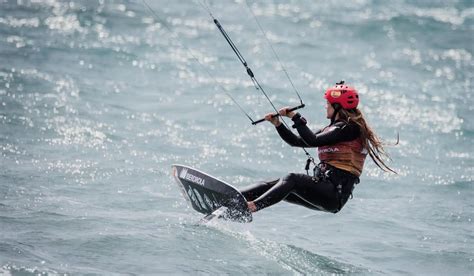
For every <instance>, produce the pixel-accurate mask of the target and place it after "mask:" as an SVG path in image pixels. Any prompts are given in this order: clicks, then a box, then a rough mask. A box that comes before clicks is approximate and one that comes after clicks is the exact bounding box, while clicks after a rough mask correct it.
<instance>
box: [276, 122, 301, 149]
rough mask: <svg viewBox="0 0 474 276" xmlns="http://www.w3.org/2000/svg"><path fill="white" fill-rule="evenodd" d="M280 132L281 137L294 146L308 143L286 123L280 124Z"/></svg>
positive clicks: (278, 127) (278, 129)
mask: <svg viewBox="0 0 474 276" xmlns="http://www.w3.org/2000/svg"><path fill="white" fill-rule="evenodd" d="M276 129H277V131H278V134H279V135H280V137H281V139H283V141H285V142H286V143H288V144H289V145H290V146H292V147H307V146H308V145H306V143H305V142H304V140H303V139H301V137H299V136H298V135H296V134H294V133H293V132H292V131H291V130H289V129H288V128H287V127H286V126H285V125H284V124H280V125H279V126H277V127H276Z"/></svg>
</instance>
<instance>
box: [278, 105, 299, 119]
mask: <svg viewBox="0 0 474 276" xmlns="http://www.w3.org/2000/svg"><path fill="white" fill-rule="evenodd" d="M289 109H290V107H289V106H285V107H283V108H281V109H280V110H278V114H280V116H286V117H288V118H290V119H291V118H293V116H295V114H296V113H295V112H294V111H288V110H289Z"/></svg>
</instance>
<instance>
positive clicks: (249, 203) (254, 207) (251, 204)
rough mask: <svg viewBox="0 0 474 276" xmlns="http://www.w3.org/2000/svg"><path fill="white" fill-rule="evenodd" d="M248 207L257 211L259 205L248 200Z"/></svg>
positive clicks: (251, 210) (253, 211)
mask: <svg viewBox="0 0 474 276" xmlns="http://www.w3.org/2000/svg"><path fill="white" fill-rule="evenodd" d="M247 207H248V208H249V210H250V212H252V213H255V212H257V206H256V205H255V203H253V201H247Z"/></svg>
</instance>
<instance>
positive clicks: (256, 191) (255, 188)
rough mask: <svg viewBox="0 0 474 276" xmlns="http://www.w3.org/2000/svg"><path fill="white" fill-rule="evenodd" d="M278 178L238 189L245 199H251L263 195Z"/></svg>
mask: <svg viewBox="0 0 474 276" xmlns="http://www.w3.org/2000/svg"><path fill="white" fill-rule="evenodd" d="M279 180H280V179H279V178H278V179H275V180H271V181H262V182H259V183H257V184H253V185H250V186H248V187H245V188H243V189H242V190H240V192H241V193H242V195H243V196H244V197H245V199H246V200H247V201H253V200H255V199H257V198H258V197H259V196H261V195H263V194H264V193H265V192H266V191H268V190H270V189H271V188H272V187H273V186H274V185H275V184H276V183H277V182H278V181H279Z"/></svg>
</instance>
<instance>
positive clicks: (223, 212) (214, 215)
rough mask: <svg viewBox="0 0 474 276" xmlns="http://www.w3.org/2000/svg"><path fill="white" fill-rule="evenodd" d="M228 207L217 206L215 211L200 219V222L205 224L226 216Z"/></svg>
mask: <svg viewBox="0 0 474 276" xmlns="http://www.w3.org/2000/svg"><path fill="white" fill-rule="evenodd" d="M228 211H229V210H228V208H227V207H225V206H222V207H219V208H217V209H216V210H215V211H214V212H212V213H211V214H209V215H207V216H205V217H203V218H202V219H201V220H200V221H199V224H205V223H208V222H209V221H211V220H212V219H214V218H225V216H226V214H227V213H228Z"/></svg>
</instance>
